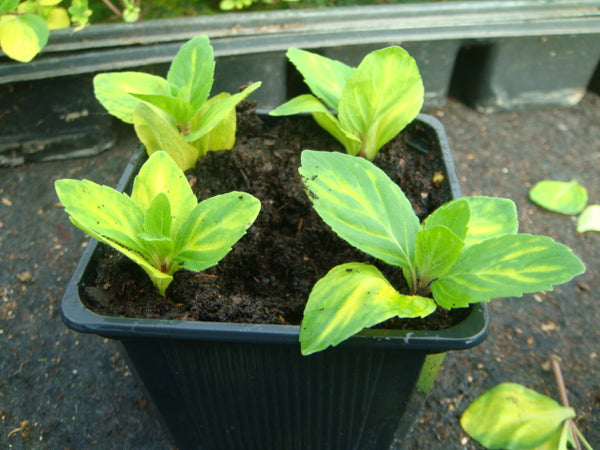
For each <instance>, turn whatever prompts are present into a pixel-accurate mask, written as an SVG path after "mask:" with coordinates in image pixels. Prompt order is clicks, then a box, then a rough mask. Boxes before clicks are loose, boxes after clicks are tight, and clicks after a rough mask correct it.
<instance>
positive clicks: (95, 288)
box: [81, 102, 469, 330]
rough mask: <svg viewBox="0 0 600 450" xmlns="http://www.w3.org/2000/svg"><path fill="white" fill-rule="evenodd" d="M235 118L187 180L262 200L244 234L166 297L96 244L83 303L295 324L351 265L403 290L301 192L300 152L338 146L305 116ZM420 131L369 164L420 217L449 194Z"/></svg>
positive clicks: (458, 316) (207, 190) (456, 316)
mask: <svg viewBox="0 0 600 450" xmlns="http://www.w3.org/2000/svg"><path fill="white" fill-rule="evenodd" d="M237 116H238V117H237V119H238V129H237V133H236V145H235V147H234V148H233V149H232V150H226V151H214V152H209V153H208V154H207V155H206V156H204V157H202V158H201V159H200V160H199V162H198V164H197V166H196V167H195V168H194V169H191V170H189V171H188V172H186V175H187V177H188V180H189V182H190V184H191V186H192V188H193V189H194V192H195V193H196V195H197V197H198V199H199V200H200V201H201V200H204V199H206V198H209V197H212V196H215V195H219V194H223V193H225V192H229V191H233V190H237V191H244V192H248V193H250V194H252V195H254V196H255V197H257V198H258V199H260V201H261V212H260V214H259V216H258V218H257V219H256V221H255V223H254V224H253V225H252V226H251V227H250V228H249V229H248V232H247V234H246V235H245V236H244V237H243V238H242V239H241V240H240V241H239V242H238V243H236V244H235V245H234V247H233V250H232V251H231V252H230V253H229V254H228V255H227V256H226V257H225V258H224V259H223V260H221V261H220V262H219V264H218V265H217V266H215V267H212V268H210V269H207V270H206V271H204V272H202V273H196V272H190V271H186V270H180V271H178V272H177V273H176V274H175V276H174V280H173V282H172V283H171V285H170V286H169V288H168V289H167V292H166V296H165V297H162V296H160V295H158V293H157V291H156V289H155V288H154V286H153V285H152V282H151V281H150V279H149V278H148V276H147V275H146V274H145V273H144V272H143V270H142V269H141V268H139V267H138V266H137V265H136V264H135V263H133V262H132V261H130V260H129V259H128V258H126V257H125V256H123V255H121V254H119V253H118V252H116V251H115V250H113V249H111V248H109V247H108V246H105V245H103V244H102V245H100V247H99V248H100V249H101V251H100V252H99V256H97V258H96V261H95V266H96V268H95V269H94V270H92V271H91V273H89V274H88V275H87V277H86V278H85V279H84V281H83V284H82V287H81V296H82V299H83V301H84V303H85V305H86V306H87V307H88V308H89V309H91V310H92V311H94V312H96V313H98V314H101V315H106V316H114V317H130V318H151V319H176V320H177V319H178V320H196V321H212V322H234V323H263V324H287V325H299V324H300V322H301V320H302V313H303V310H304V306H305V304H306V301H307V299H308V296H309V294H310V291H311V289H312V287H313V285H314V284H315V282H316V281H317V280H318V279H319V278H321V277H322V276H324V275H325V274H326V273H327V272H328V271H329V270H330V269H332V268H333V267H334V266H336V265H338V264H342V263H346V262H352V261H362V262H369V263H372V264H374V265H376V266H377V267H378V268H379V269H380V270H381V271H382V272H383V273H384V275H385V276H386V278H388V280H390V282H391V283H392V284H393V285H394V286H395V287H396V289H398V290H399V291H401V292H407V286H406V283H405V281H404V279H403V276H402V273H401V270H400V269H399V268H397V267H393V266H389V265H387V264H385V263H382V262H380V261H377V260H375V259H374V258H372V257H370V256H368V255H366V254H364V253H362V252H360V251H358V250H356V249H354V248H353V247H352V246H350V245H349V244H347V243H346V242H345V241H343V240H342V239H340V238H339V237H338V236H337V235H336V234H335V233H334V232H333V231H332V230H331V229H330V228H329V226H328V225H326V224H325V223H324V222H323V221H322V220H321V218H320V217H319V216H318V215H317V214H316V213H315V212H314V210H313V208H312V205H311V203H310V200H309V198H308V196H307V195H306V193H305V192H304V188H303V184H302V180H301V177H300V175H299V173H298V167H300V154H301V151H302V150H303V149H313V150H326V151H334V150H335V151H344V149H343V147H342V146H341V145H340V144H339V143H338V142H337V141H336V140H335V139H334V138H333V137H331V136H330V135H329V134H328V133H327V132H325V131H324V130H322V129H321V128H320V127H319V126H318V125H317V124H316V123H315V122H314V120H313V119H312V117H310V116H295V117H288V118H274V117H269V116H265V115H262V114H261V115H259V114H257V113H256V111H255V109H254V107H253V105H252V104H251V103H249V102H245V103H242V104H241V105H240V106H239V107H238V112H237ZM421 127H423V125H422V124H421V123H419V122H418V121H415V122H413V123H412V124H411V125H409V126H408V127H407V128H406V129H405V130H404V131H403V132H402V133H401V134H400V135H399V136H398V137H396V138H395V139H394V140H392V141H390V142H389V143H388V144H387V145H386V146H384V147H383V149H382V150H381V151H380V152H379V154H378V156H377V157H376V159H375V160H374V163H375V164H376V165H377V166H378V167H380V168H381V169H382V170H383V171H384V172H386V173H387V174H388V175H389V176H390V177H391V178H392V180H393V181H394V182H395V183H397V184H398V185H399V186H400V187H401V188H402V190H403V191H404V193H405V194H406V195H407V197H408V198H409V200H410V201H411V203H412V205H413V208H414V209H415V212H416V213H417V214H418V215H419V217H420V218H421V219H423V218H425V217H426V216H427V215H428V214H430V213H431V212H432V211H433V210H435V209H436V208H437V207H438V206H440V205H441V204H443V203H445V202H447V201H449V200H450V199H451V192H450V187H449V183H448V180H447V178H446V176H445V169H444V166H443V161H442V158H441V154H440V149H439V148H438V147H439V145H438V144H437V142H436V141H434V140H431V141H430V140H429V138H428V135H427V134H426V133H424V132H423V130H422V129H421ZM468 311H469V310H468V309H463V310H455V311H452V312H449V311H446V310H443V308H438V311H437V312H436V313H434V314H432V315H431V316H429V317H427V318H425V319H410V320H399V319H396V320H390V321H387V322H386V323H385V324H383V325H382V326H385V327H388V328H404V329H415V330H420V329H434V330H435V329H443V328H447V327H450V326H452V325H454V324H456V323H458V322H460V321H461V320H462V319H464V317H465V316H466V315H467V313H468Z"/></svg>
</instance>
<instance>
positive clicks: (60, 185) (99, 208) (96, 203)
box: [55, 179, 144, 251]
mask: <svg viewBox="0 0 600 450" xmlns="http://www.w3.org/2000/svg"><path fill="white" fill-rule="evenodd" d="M55 188H56V193H57V194H58V198H59V199H60V201H61V203H62V204H63V205H64V207H65V211H66V212H67V214H69V215H70V216H71V217H72V218H73V219H74V220H75V221H77V223H78V224H80V225H81V226H83V227H85V229H86V232H90V231H91V232H93V233H94V235H95V237H96V236H104V237H106V238H107V239H109V240H111V241H114V242H117V243H118V244H120V245H122V246H124V247H126V248H129V249H131V250H134V251H142V250H143V245H142V244H141V243H140V241H139V240H138V239H136V236H137V235H138V234H139V233H141V232H142V231H143V226H144V213H143V210H142V209H141V208H140V207H139V206H138V205H137V203H135V202H134V201H133V200H131V199H130V198H129V197H128V196H127V195H126V194H123V193H120V192H117V191H116V190H114V189H112V188H110V187H108V186H101V185H98V184H96V183H94V182H92V181H89V180H67V179H65V180H57V181H56V182H55ZM90 234H91V233H90Z"/></svg>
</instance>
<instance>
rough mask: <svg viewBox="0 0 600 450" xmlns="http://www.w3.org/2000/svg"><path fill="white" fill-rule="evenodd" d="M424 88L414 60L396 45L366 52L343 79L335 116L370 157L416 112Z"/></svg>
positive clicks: (421, 101) (421, 102)
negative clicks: (360, 142)
mask: <svg viewBox="0 0 600 450" xmlns="http://www.w3.org/2000/svg"><path fill="white" fill-rule="evenodd" d="M423 99H424V89H423V82H422V80H421V75H420V74H419V69H418V67H417V64H416V62H415V60H414V59H413V58H412V57H411V56H410V55H409V54H408V53H407V52H406V51H405V50H404V49H402V48H400V47H387V48H384V49H381V50H377V51H374V52H372V53H369V54H368V55H367V56H365V58H364V59H363V60H362V62H361V63H360V65H359V66H358V67H357V69H356V71H355V72H354V73H353V74H352V76H351V77H350V78H349V79H348V81H347V82H346V85H345V87H344V90H343V92H342V98H341V100H340V102H339V115H338V119H339V121H340V123H341V124H342V127H343V128H344V129H347V130H348V131H350V132H353V133H357V134H358V135H359V136H361V140H362V141H363V149H364V150H363V151H364V154H365V156H366V158H367V159H369V160H372V159H373V158H375V156H376V155H377V152H378V151H379V149H380V148H381V147H382V146H383V145H384V144H385V143H387V142H388V141H389V140H390V139H392V138H394V137H395V136H396V135H397V134H398V133H399V132H400V131H401V130H402V129H403V128H404V127H406V125H408V124H409V123H410V122H412V120H413V119H414V118H415V117H416V116H417V114H419V112H420V110H421V107H422V106H423Z"/></svg>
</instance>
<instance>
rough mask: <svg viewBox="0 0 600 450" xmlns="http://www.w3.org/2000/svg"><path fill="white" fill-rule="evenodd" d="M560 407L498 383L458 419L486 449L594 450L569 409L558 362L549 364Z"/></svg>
mask: <svg viewBox="0 0 600 450" xmlns="http://www.w3.org/2000/svg"><path fill="white" fill-rule="evenodd" d="M548 365H549V366H550V369H551V370H552V372H553V373H554V376H555V379H556V384H557V386H558V390H559V394H560V399H561V403H560V404H559V403H558V402H556V401H555V400H554V399H552V398H550V397H547V396H546V395H542V394H539V393H538V392H536V391H534V390H532V389H529V388H527V387H525V386H523V385H521V384H517V383H501V384H499V385H497V386H495V387H494V388H492V389H490V390H489V391H487V392H486V393H484V394H483V395H481V396H480V397H479V398H477V399H476V400H475V401H474V402H473V403H471V405H469V407H468V408H467V409H466V410H465V412H464V413H463V414H462V416H461V418H460V424H461V426H462V427H463V429H464V430H465V431H466V432H467V433H468V434H469V435H470V436H471V437H473V438H474V439H476V440H477V441H478V442H480V443H481V444H482V445H484V446H485V447H486V448H489V449H501V448H502V449H509V450H528V449H533V448H540V449H542V448H544V449H549V450H550V449H552V450H554V449H556V450H567V448H577V449H582V448H585V449H587V450H593V449H592V446H591V445H590V443H589V442H588V441H587V440H586V439H585V437H584V436H583V434H582V433H581V431H580V430H579V428H577V425H576V424H575V421H574V420H573V419H574V418H575V415H576V414H575V410H574V409H573V408H571V407H570V406H569V400H568V398H567V389H566V387H565V383H564V379H563V375H562V371H561V369H560V363H559V359H558V358H557V357H556V356H555V355H552V356H551V357H550V361H549V362H548Z"/></svg>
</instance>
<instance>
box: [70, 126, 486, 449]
mask: <svg viewBox="0 0 600 450" xmlns="http://www.w3.org/2000/svg"><path fill="white" fill-rule="evenodd" d="M417 120H418V121H419V122H420V124H419V126H418V127H409V130H413V131H412V132H411V131H409V132H410V133H411V135H410V139H409V141H410V142H412V145H414V146H415V147H417V148H418V149H419V150H420V151H423V150H427V147H428V145H429V143H430V142H431V139H433V140H434V143H435V142H437V143H439V146H440V148H441V151H442V155H443V158H444V162H445V166H446V171H447V177H448V179H449V181H450V185H451V189H452V193H453V196H459V195H460V192H459V185H458V180H457V177H456V174H455V170H454V165H453V161H452V158H451V155H450V150H449V147H448V143H447V140H446V137H445V133H444V130H443V128H442V126H441V124H440V123H439V122H438V121H437V120H436V119H434V118H432V117H429V116H425V115H420V116H419V118H418V119H417ZM144 160H145V153H144V152H143V150H142V149H140V150H138V152H137V153H136V154H135V156H134V158H133V159H132V160H131V162H130V163H129V165H128V166H127V168H126V170H125V172H124V174H123V176H122V178H121V180H120V183H119V185H118V188H119V189H120V190H127V189H128V188H129V187H130V186H131V183H132V179H133V176H134V175H135V173H137V171H138V170H139V167H140V166H141V164H142V163H143V161H144ZM96 247H97V242H96V241H95V240H91V241H90V244H89V245H88V247H87V248H86V250H85V252H84V255H83V257H82V259H81V261H80V262H79V264H78V266H77V268H76V270H75V273H74V274H73V277H72V278H71V281H70V283H69V285H68V287H67V289H66V292H65V295H64V298H63V301H62V316H63V320H64V321H65V323H66V324H67V326H69V327H70V328H72V329H74V330H77V331H80V332H83V333H93V334H97V335H99V336H103V337H107V338H112V339H118V340H119V341H120V342H121V343H122V344H123V346H124V348H125V350H126V352H127V354H128V356H129V358H130V361H131V364H132V366H133V368H134V370H135V372H136V373H137V374H138V375H139V377H140V379H141V380H142V381H143V383H144V386H145V388H146V390H147V393H148V396H149V398H150V399H151V400H152V402H153V403H154V405H155V406H156V407H157V409H158V410H159V411H160V413H161V415H162V417H163V419H164V421H165V423H166V425H167V426H168V428H169V430H170V431H171V433H172V435H173V436H174V438H175V441H176V443H177V445H178V446H179V447H180V448H181V449H188V448H204V449H245V450H247V449H257V450H258V449H260V450H263V449H280V448H290V449H343V450H348V449H361V450H367V449H387V448H390V446H392V445H396V446H398V445H401V444H402V443H403V442H405V439H406V436H407V434H408V433H409V431H410V429H411V427H412V425H413V424H414V422H415V420H416V418H417V415H418V413H419V411H420V409H421V407H422V405H423V403H424V400H425V398H426V396H427V394H428V392H429V390H430V389H431V387H432V384H433V382H434V379H435V377H436V374H437V371H438V369H439V368H440V365H441V363H442V361H443V358H444V354H445V353H446V352H448V351H450V350H464V349H468V348H471V347H473V346H476V345H478V344H479V343H481V342H482V341H483V340H484V339H485V337H486V335H487V330H488V321H489V317H488V312H487V307H486V306H485V305H476V306H474V307H472V308H471V310H470V312H469V314H468V316H467V317H466V319H465V320H464V321H463V322H461V323H460V324H459V325H456V326H454V327H452V328H449V329H444V330H432V331H414V332H407V331H398V330H382V329H368V330H364V331H362V332H361V333H359V334H358V335H357V336H355V337H353V338H351V339H349V340H348V341H345V342H343V343H342V344H340V345H338V346H337V347H335V348H329V349H327V350H325V351H322V352H319V353H317V354H314V355H311V356H308V357H304V356H302V355H301V354H300V345H299V341H298V334H299V327H298V326H286V325H257V324H234V323H213V322H190V321H166V320H147V319H128V318H119V317H105V316H100V315H98V314H95V313H93V312H92V311H90V310H88V309H86V308H85V306H84V305H83V304H82V301H81V300H80V295H79V294H80V289H81V288H82V286H83V285H84V284H85V280H86V277H87V274H88V273H89V272H90V271H91V268H90V267H91V264H92V263H93V261H94V255H95V253H96V252H97V249H96Z"/></svg>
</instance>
